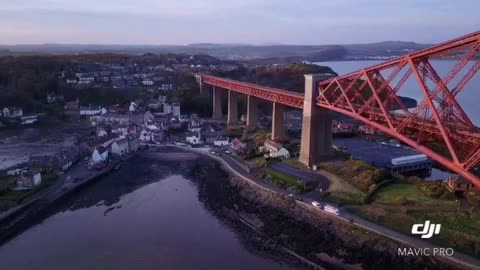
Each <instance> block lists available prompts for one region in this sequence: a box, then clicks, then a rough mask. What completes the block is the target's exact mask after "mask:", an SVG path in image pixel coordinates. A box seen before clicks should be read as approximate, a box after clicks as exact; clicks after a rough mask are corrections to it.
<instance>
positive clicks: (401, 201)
mask: <svg viewBox="0 0 480 270" xmlns="http://www.w3.org/2000/svg"><path fill="white" fill-rule="evenodd" d="M407 203H408V198H407V197H406V196H400V197H399V198H398V199H397V204H399V205H406V204H407Z"/></svg>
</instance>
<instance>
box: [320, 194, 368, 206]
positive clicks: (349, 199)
mask: <svg viewBox="0 0 480 270" xmlns="http://www.w3.org/2000/svg"><path fill="white" fill-rule="evenodd" d="M327 194H328V195H326V196H323V197H322V199H321V200H322V201H324V202H331V203H336V204H344V205H345V204H346V205H360V204H363V197H364V195H363V194H361V193H348V192H329V193H327Z"/></svg>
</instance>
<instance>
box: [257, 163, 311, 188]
mask: <svg viewBox="0 0 480 270" xmlns="http://www.w3.org/2000/svg"><path fill="white" fill-rule="evenodd" d="M265 172H266V173H267V174H268V175H270V176H271V177H272V182H273V183H275V184H278V185H280V186H281V187H293V188H295V189H296V190H298V191H304V190H305V186H304V185H303V183H302V182H300V181H298V179H297V178H296V177H294V176H291V175H288V174H284V173H281V172H278V171H275V170H272V169H269V168H266V169H265Z"/></svg>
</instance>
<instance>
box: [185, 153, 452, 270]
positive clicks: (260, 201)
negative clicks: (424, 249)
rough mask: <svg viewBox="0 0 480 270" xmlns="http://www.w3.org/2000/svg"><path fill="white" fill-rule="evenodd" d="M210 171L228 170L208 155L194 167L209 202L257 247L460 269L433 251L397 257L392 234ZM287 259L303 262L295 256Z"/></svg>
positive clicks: (346, 263) (329, 261)
mask: <svg viewBox="0 0 480 270" xmlns="http://www.w3.org/2000/svg"><path fill="white" fill-rule="evenodd" d="M212 171H215V172H216V174H220V175H222V174H226V172H225V171H224V170H223V169H222V168H221V166H220V165H219V164H218V163H217V162H215V161H213V160H210V159H207V158H202V159H201V160H199V161H198V162H197V165H196V166H195V168H194V169H193V170H192V173H194V174H195V177H192V178H193V179H197V180H198V185H199V187H200V189H199V190H200V194H199V196H200V198H201V200H202V201H203V202H204V204H205V207H206V208H209V209H211V210H212V212H213V213H214V214H215V215H217V216H219V217H221V219H222V220H224V221H225V222H227V223H229V224H230V225H233V226H234V227H235V228H237V229H238V230H239V233H240V234H241V235H242V237H244V238H245V239H247V242H248V243H249V244H251V245H253V246H256V247H257V248H258V246H257V244H260V245H261V248H260V250H265V249H270V251H271V252H274V253H279V254H282V251H281V250H279V249H278V248H275V247H277V246H284V247H287V248H288V249H290V250H292V251H294V252H296V253H297V254H300V255H301V256H302V257H304V258H306V259H307V260H309V261H311V262H314V263H315V264H317V265H320V266H321V267H324V268H326V269H461V268H459V267H457V266H455V265H448V264H446V263H445V262H440V261H438V260H437V259H435V258H433V257H420V256H417V257H399V256H398V255H397V252H398V248H399V247H405V246H402V245H400V244H398V243H397V242H395V241H393V240H390V239H387V238H385V237H382V236H378V235H376V234H373V233H370V232H367V231H365V230H362V229H359V228H357V227H355V226H353V225H351V224H348V223H347V222H339V221H337V220H334V219H330V218H328V217H321V216H319V215H316V214H313V213H311V212H310V211H306V210H305V209H303V208H301V207H299V206H298V205H297V204H295V203H294V201H293V199H291V198H288V197H285V196H283V195H279V194H275V193H271V192H267V191H265V190H263V189H259V188H257V187H255V186H253V185H250V184H248V183H246V182H245V181H244V180H243V179H240V178H238V177H233V176H231V177H228V179H229V181H222V180H221V179H222V178H223V177H222V176H220V175H218V176H212V175H211V174H212ZM239 213H240V216H241V217H247V219H248V220H249V221H251V222H250V223H251V224H255V225H256V227H257V228H258V229H259V230H260V231H261V232H262V236H261V237H260V239H257V238H258V237H259V236H258V235H257V234H255V236H251V234H252V229H251V228H248V226H242V225H241V224H240V223H239V222H238V221H239ZM255 243H257V244H255ZM271 243H274V244H273V245H272V244H271ZM283 253H284V252H283ZM277 255H278V254H277ZM284 255H285V254H284ZM289 261H290V262H292V263H293V262H296V263H299V261H298V260H297V259H295V258H289ZM302 265H304V266H306V267H311V266H308V265H306V264H303V263H302Z"/></svg>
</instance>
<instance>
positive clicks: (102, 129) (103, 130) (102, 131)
mask: <svg viewBox="0 0 480 270" xmlns="http://www.w3.org/2000/svg"><path fill="white" fill-rule="evenodd" d="M107 135H108V130H107V129H106V128H105V126H97V136H98V137H104V136H107Z"/></svg>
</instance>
